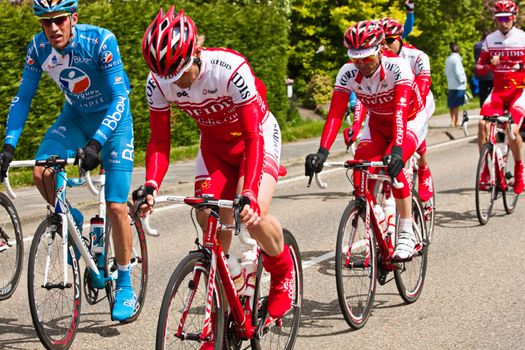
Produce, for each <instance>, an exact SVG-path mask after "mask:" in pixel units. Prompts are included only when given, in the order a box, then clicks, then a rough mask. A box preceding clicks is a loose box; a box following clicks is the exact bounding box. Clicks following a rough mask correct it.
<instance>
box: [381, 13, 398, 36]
mask: <svg viewBox="0 0 525 350" xmlns="http://www.w3.org/2000/svg"><path fill="white" fill-rule="evenodd" d="M379 23H380V24H381V27H382V28H383V31H384V32H385V37H387V38H388V37H399V38H401V37H402V36H403V25H402V24H401V22H399V21H398V20H397V19H394V18H390V17H385V18H382V19H380V20H379Z"/></svg>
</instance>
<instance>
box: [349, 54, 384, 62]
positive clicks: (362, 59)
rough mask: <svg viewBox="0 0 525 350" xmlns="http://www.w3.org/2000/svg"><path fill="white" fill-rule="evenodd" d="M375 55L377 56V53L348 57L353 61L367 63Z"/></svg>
mask: <svg viewBox="0 0 525 350" xmlns="http://www.w3.org/2000/svg"><path fill="white" fill-rule="evenodd" d="M376 57H377V55H376V54H373V55H370V56H366V57H361V58H354V57H352V58H350V60H351V61H352V62H353V63H361V64H368V63H370V62H372V61H373V60H374V59H375V58H376Z"/></svg>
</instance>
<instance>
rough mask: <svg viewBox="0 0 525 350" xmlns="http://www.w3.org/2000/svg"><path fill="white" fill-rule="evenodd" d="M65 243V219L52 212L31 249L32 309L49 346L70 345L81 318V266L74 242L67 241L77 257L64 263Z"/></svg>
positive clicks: (32, 315) (30, 282)
mask: <svg viewBox="0 0 525 350" xmlns="http://www.w3.org/2000/svg"><path fill="white" fill-rule="evenodd" d="M63 243H64V242H63V240H62V220H61V218H60V216H58V215H51V216H49V217H48V218H47V219H45V220H44V221H43V222H42V223H41V224H40V226H38V229H37V231H36V233H35V236H34V237H33V242H32V244H31V249H30V251H29V262H28V268H27V269H28V273H27V289H28V294H29V309H30V310H31V318H32V319H33V325H34V326H35V330H36V333H37V335H38V337H39V338H40V341H41V342H42V344H43V345H44V346H45V347H46V349H56V350H62V349H68V348H69V347H70V346H71V344H72V343H73V339H74V338H75V334H76V331H77V327H78V324H79V319H80V305H81V288H80V270H79V266H78V262H77V259H76V258H75V253H74V249H73V247H72V246H71V244H70V243H71V242H67V244H68V251H69V254H70V255H71V256H72V257H73V258H71V259H70V260H71V264H69V263H66V266H64V254H63V253H62V245H63ZM66 260H67V259H66ZM64 272H65V275H64ZM66 278H67V282H66Z"/></svg>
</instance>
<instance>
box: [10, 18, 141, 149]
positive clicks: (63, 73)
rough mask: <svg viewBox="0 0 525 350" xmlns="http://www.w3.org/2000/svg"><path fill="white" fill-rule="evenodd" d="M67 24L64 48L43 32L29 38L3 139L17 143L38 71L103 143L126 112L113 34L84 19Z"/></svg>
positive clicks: (124, 84)
mask: <svg viewBox="0 0 525 350" xmlns="http://www.w3.org/2000/svg"><path fill="white" fill-rule="evenodd" d="M72 30H73V38H72V40H71V42H70V43H69V44H68V45H67V47H66V48H65V49H63V50H57V49H54V48H52V47H51V45H50V43H49V42H48V40H47V38H46V36H45V34H44V33H43V32H40V33H38V34H37V35H35V36H34V37H33V40H32V41H31V42H30V43H29V45H28V48H27V55H26V62H25V66H24V71H23V73H22V80H21V82H20V87H19V89H18V93H17V95H16V96H15V97H14V98H13V101H12V102H11V107H10V109H9V115H8V118H7V130H6V137H5V143H7V144H10V145H12V146H13V147H16V145H17V143H18V140H19V138H20V134H21V133H22V129H23V127H24V124H25V122H26V119H27V115H28V113H29V107H30V105H31V100H32V99H33V97H34V96H35V93H36V90H37V87H38V84H39V82H40V78H41V76H42V72H46V73H47V74H48V75H49V76H50V77H51V78H52V79H53V80H54V81H55V82H56V84H57V85H58V86H59V87H60V89H61V90H62V91H63V92H64V95H65V97H66V102H67V103H68V104H69V105H70V106H71V107H72V108H73V109H74V111H75V112H76V117H78V118H83V119H86V118H88V120H82V122H83V124H90V125H93V126H95V127H97V128H96V131H95V132H94V134H93V135H92V136H91V138H93V139H95V140H97V141H98V142H100V144H102V145H104V143H106V141H107V140H108V139H109V138H110V136H111V135H112V134H113V132H114V131H115V129H116V128H117V126H118V124H119V123H120V121H121V120H122V119H125V118H131V114H130V111H129V101H128V94H129V80H128V77H127V75H126V73H125V71H124V65H123V63H122V59H121V57H120V52H119V49H118V44H117V39H116V38H115V35H114V34H113V33H111V32H110V31H109V30H107V29H104V28H100V27H96V26H92V25H86V24H78V25H76V26H75V27H73V29H72ZM94 112H99V113H94ZM94 129H95V128H94Z"/></svg>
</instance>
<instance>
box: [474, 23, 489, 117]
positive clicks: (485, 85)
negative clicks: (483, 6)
mask: <svg viewBox="0 0 525 350" xmlns="http://www.w3.org/2000/svg"><path fill="white" fill-rule="evenodd" d="M488 34H489V31H488V30H487V29H484V30H483V34H482V37H481V40H480V41H478V42H477V43H475V44H474V62H477V61H478V59H479V55H480V54H481V48H482V47H483V43H484V42H485V38H486V37H487V35H488ZM474 76H475V77H476V78H477V79H478V89H479V107H480V108H481V106H483V102H485V100H486V99H487V97H488V96H489V93H490V91H491V90H492V87H493V86H494V77H493V74H492V71H491V70H489V71H488V72H487V73H486V74H479V73H477V72H476V71H474Z"/></svg>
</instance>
